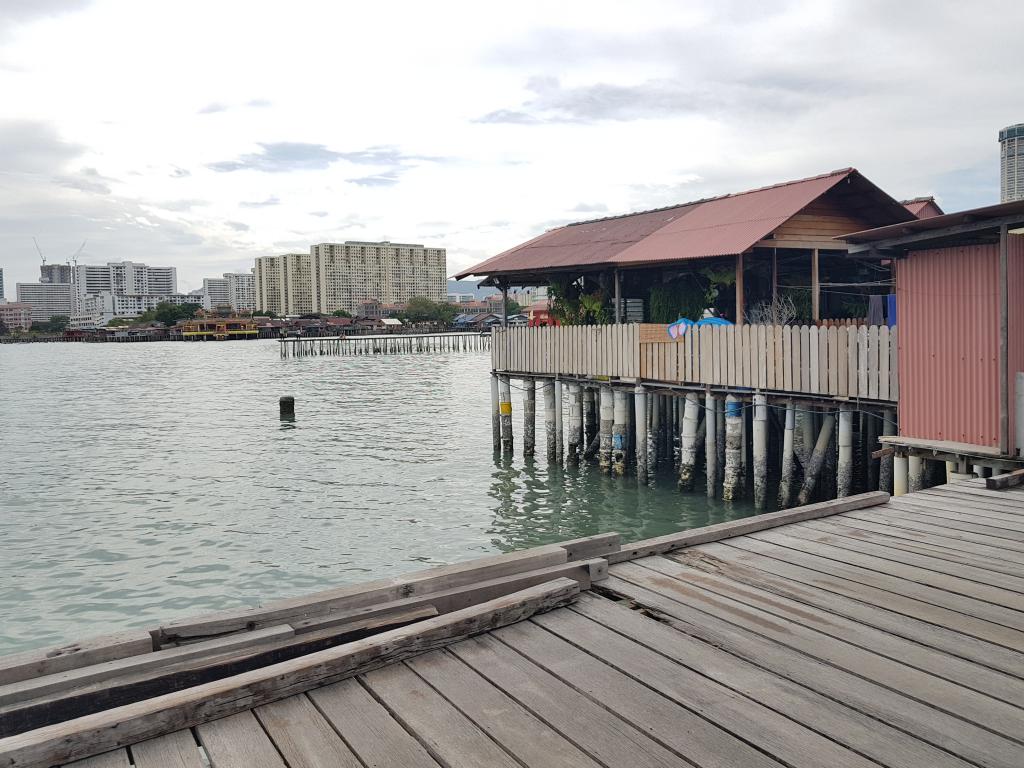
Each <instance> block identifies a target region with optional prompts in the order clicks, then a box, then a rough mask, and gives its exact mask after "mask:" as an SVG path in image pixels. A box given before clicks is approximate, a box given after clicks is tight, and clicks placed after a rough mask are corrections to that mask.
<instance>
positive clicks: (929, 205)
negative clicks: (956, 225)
mask: <svg viewBox="0 0 1024 768" xmlns="http://www.w3.org/2000/svg"><path fill="white" fill-rule="evenodd" d="M900 205H902V206H903V207H904V208H906V209H907V210H908V211H910V212H911V213H912V214H914V215H915V216H916V217H917V218H919V219H929V218H931V217H932V216H941V215H942V214H943V210H942V208H941V207H940V206H939V204H938V203H936V202H935V198H934V197H915V198H914V199H913V200H901V201H900Z"/></svg>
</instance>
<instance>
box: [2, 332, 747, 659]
mask: <svg viewBox="0 0 1024 768" xmlns="http://www.w3.org/2000/svg"><path fill="white" fill-rule="evenodd" d="M489 368H490V362H489V357H488V355H486V354H459V355H441V356H427V355H423V356H395V357H376V358H375V357H317V358H310V359H306V360H286V361H282V360H280V359H279V357H278V355H277V347H276V343H275V342H251V343H245V344H242V343H233V344H171V343H161V344H104V345H93V344H36V345H7V346H3V347H0V456H3V462H2V463H0V542H2V544H3V552H4V556H3V557H2V558H0V617H2V619H3V620H2V621H0V653H7V652H12V651H16V650H20V649H23V648H28V647H33V646H39V645H46V644H51V643H57V642H63V641H65V640H68V639H71V638H75V637H82V636H84V635H87V634H96V633H103V632H110V631H113V630H114V629H117V628H119V627H139V626H142V627H145V626H152V625H155V624H157V623H159V622H162V621H166V620H168V619H171V618H174V617H180V616H185V615H189V614H195V613H202V612H206V611H213V610H222V609H227V608H238V607H253V606H257V605H260V604H263V603H266V602H268V601H270V600H273V599H275V598H278V597H285V596H289V595H295V594H300V593H303V592H309V591H313V590H317V589H323V588H326V587H329V586H335V585H338V584H345V583H352V582H356V581H363V580H366V579H368V578H374V577H379V576H390V575H395V574H398V573H402V572H406V571H410V570H416V569H419V568H425V567H429V566H432V565H439V564H443V563H449V562H455V561H458V560H464V559H467V558H471V557H478V556H481V555H484V554H488V553H493V552H500V551H508V550H512V549H517V548H521V547H526V546H532V545H536V544H540V543H546V542H551V541H557V540H560V539H566V538H573V537H576V536H585V535H589V534H592V533H598V532H601V531H607V530H618V531H621V532H622V533H623V534H624V535H625V536H626V537H628V538H629V539H637V538H644V537H648V536H656V535H660V534H663V533H667V532H669V531H673V530H679V529H681V528H685V527H692V526H695V525H703V524H706V523H708V522H717V521H719V520H722V519H728V518H730V517H734V516H737V515H740V514H745V513H746V512H747V511H748V510H747V508H745V507H743V506H742V505H736V506H729V505H725V504H723V503H722V502H720V501H719V502H711V503H710V505H709V503H708V502H707V500H706V499H705V498H704V497H703V496H701V495H699V494H695V495H692V496H681V495H679V494H678V493H677V492H676V491H675V484H674V480H673V478H672V477H671V473H669V474H667V475H666V476H665V477H664V478H662V481H661V482H659V483H658V485H657V486H656V487H649V488H637V486H636V484H635V482H632V481H631V480H625V481H620V480H616V479H613V478H609V477H606V476H604V475H602V474H601V473H600V472H598V471H596V470H595V469H594V468H593V467H590V466H583V467H579V468H573V467H566V468H552V469H550V470H549V469H548V467H547V466H546V464H545V463H543V462H536V461H532V460H530V461H523V460H522V459H521V458H519V457H517V458H515V459H514V460H512V461H508V460H502V461H497V462H495V461H494V459H493V457H492V454H491V435H490V416H489V407H490V402H489V400H490V386H489V383H488V370H489ZM282 394H291V395H294V396H295V397H296V420H295V423H294V425H288V426H294V429H287V430H282V429H281V426H282V424H281V422H280V420H279V419H278V408H277V399H278V398H279V397H280V396H281V395H282ZM518 406H519V403H518V401H517V402H516V408H517V411H518ZM516 415H517V430H518V423H519V421H518V412H517V414H516ZM517 447H519V446H518V444H517Z"/></svg>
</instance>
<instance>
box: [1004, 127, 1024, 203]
mask: <svg viewBox="0 0 1024 768" xmlns="http://www.w3.org/2000/svg"><path fill="white" fill-rule="evenodd" d="M1011 200H1024V123H1017V124H1016V125H1011V126H1008V127H1006V128H1003V130H1001V131H1000V132H999V202H1001V203H1008V202H1010V201H1011Z"/></svg>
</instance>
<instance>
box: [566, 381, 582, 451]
mask: <svg viewBox="0 0 1024 768" xmlns="http://www.w3.org/2000/svg"><path fill="white" fill-rule="evenodd" d="M582 443H583V394H582V393H581V392H580V385H579V384H570V385H569V448H568V451H569V452H568V454H567V459H568V461H569V463H570V464H578V463H579V460H580V454H581V453H583V449H584V446H583V444H582Z"/></svg>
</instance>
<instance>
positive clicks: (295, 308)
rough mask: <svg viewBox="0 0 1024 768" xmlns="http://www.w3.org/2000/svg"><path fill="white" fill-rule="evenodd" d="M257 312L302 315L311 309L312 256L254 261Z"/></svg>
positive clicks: (304, 255)
mask: <svg viewBox="0 0 1024 768" xmlns="http://www.w3.org/2000/svg"><path fill="white" fill-rule="evenodd" d="M255 293H256V304H257V305H258V306H257V307H256V308H257V309H263V310H267V311H268V312H274V313H275V314H278V315H305V314H309V313H311V312H313V311H314V309H313V270H312V257H311V256H310V255H309V254H308V253H285V254H282V255H280V256H259V257H257V259H256V270H255Z"/></svg>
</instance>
